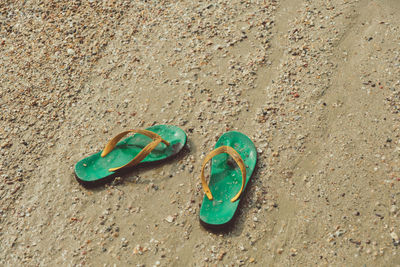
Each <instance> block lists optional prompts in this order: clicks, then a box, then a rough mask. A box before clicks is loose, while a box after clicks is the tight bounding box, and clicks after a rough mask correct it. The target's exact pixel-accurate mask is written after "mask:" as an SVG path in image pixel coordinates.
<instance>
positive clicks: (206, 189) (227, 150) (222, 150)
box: [200, 146, 246, 202]
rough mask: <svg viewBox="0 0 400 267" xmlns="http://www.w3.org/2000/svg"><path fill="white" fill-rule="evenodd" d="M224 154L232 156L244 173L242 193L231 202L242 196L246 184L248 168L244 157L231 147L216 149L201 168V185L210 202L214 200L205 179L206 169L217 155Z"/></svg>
mask: <svg viewBox="0 0 400 267" xmlns="http://www.w3.org/2000/svg"><path fill="white" fill-rule="evenodd" d="M222 153H227V154H229V156H231V157H232V158H233V159H234V160H235V162H236V164H237V165H238V166H239V168H240V171H241V172H242V187H241V188H240V191H239V192H238V193H237V194H236V196H234V197H233V198H232V199H231V202H235V201H236V200H237V199H238V198H239V197H240V195H241V194H242V191H243V188H244V185H245V184H246V167H245V166H244V162H243V159H242V157H241V156H240V155H239V153H238V152H237V151H236V150H235V149H234V148H233V147H230V146H220V147H218V148H216V149H214V150H213V151H211V152H210V154H208V155H207V156H206V157H205V158H204V161H203V165H202V166H201V174H200V179H201V185H202V186H203V190H204V192H205V193H206V195H207V197H208V199H209V200H212V199H213V196H212V194H211V191H210V188H209V187H208V185H207V182H206V179H205V178H204V168H205V166H206V164H207V162H208V161H210V160H211V159H212V158H213V157H215V156H216V155H219V154H222Z"/></svg>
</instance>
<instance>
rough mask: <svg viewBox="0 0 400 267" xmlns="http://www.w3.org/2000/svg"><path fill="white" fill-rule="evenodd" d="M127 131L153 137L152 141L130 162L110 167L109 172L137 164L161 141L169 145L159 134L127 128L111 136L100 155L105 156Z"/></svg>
mask: <svg viewBox="0 0 400 267" xmlns="http://www.w3.org/2000/svg"><path fill="white" fill-rule="evenodd" d="M128 133H139V134H142V135H145V136H148V137H150V138H152V139H153V141H152V142H150V143H149V144H148V145H146V146H145V147H144V148H143V149H142V150H141V151H140V152H139V154H137V155H136V156H135V157H134V158H133V159H132V160H131V161H130V162H128V163H127V164H125V165H123V166H120V167H115V168H111V169H109V170H108V171H110V172H114V171H117V170H120V169H122V168H127V167H133V166H135V165H137V164H139V163H140V162H141V161H142V160H143V159H145V158H146V157H147V156H148V155H149V154H150V153H151V151H153V150H154V149H155V148H156V147H157V145H158V144H159V143H161V142H163V143H164V144H166V145H167V146H169V142H167V141H166V140H164V139H162V138H161V136H159V135H158V134H156V133H153V132H151V131H148V130H128V131H125V132H122V133H120V134H118V135H117V136H115V137H114V138H112V139H111V140H110V141H109V142H108V143H107V145H106V146H105V148H104V149H103V152H102V153H101V157H105V156H106V155H107V154H108V153H110V152H111V151H112V150H113V149H114V147H115V146H116V145H117V143H118V142H119V140H121V139H122V138H123V137H124V136H125V135H127V134H128Z"/></svg>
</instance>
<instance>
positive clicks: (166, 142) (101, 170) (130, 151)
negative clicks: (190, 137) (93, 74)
mask: <svg viewBox="0 0 400 267" xmlns="http://www.w3.org/2000/svg"><path fill="white" fill-rule="evenodd" d="M128 133H135V135H133V136H129V137H127V138H125V139H124V140H122V141H120V140H121V139H122V138H123V137H124V136H125V135H127V134H128ZM118 141H120V142H118ZM185 144H186V134H185V132H184V131H183V130H182V129H180V128H179V127H177V126H170V125H155V126H152V127H149V128H147V129H146V130H128V131H125V132H122V133H120V134H118V135H117V136H115V137H114V138H112V139H111V140H110V141H109V142H108V144H107V145H106V146H105V148H104V150H103V151H101V152H98V153H96V154H93V155H91V156H89V157H87V158H84V159H82V160H80V161H79V162H78V163H77V164H76V165H75V176H76V178H77V180H78V181H79V182H81V183H83V184H85V185H92V184H95V183H97V182H100V181H104V180H106V178H112V177H114V176H115V175H117V174H119V173H120V172H122V171H125V170H126V169H128V168H131V167H133V166H136V165H138V164H139V163H145V162H156V161H160V160H163V159H166V158H169V157H172V156H174V155H176V154H177V153H179V152H180V151H181V150H182V148H183V147H184V146H185ZM107 180H108V179H107Z"/></svg>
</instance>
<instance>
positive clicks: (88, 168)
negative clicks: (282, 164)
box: [75, 125, 257, 228]
mask: <svg viewBox="0 0 400 267" xmlns="http://www.w3.org/2000/svg"><path fill="white" fill-rule="evenodd" d="M129 133H134V135H133V136H130V137H127V138H125V139H124V140H122V141H120V140H121V139H122V138H123V137H124V136H126V135H127V134H129ZM186 140H187V137H186V134H185V132H184V131H183V130H182V129H180V128H179V127H176V126H169V125H156V126H152V127H149V128H147V129H146V130H128V131H125V132H122V133H120V134H118V135H117V136H115V137H114V138H112V139H111V140H110V141H109V142H108V143H107V145H106V146H105V148H104V149H103V151H101V152H98V153H96V154H93V155H91V156H89V157H87V158H84V159H82V160H81V161H79V162H78V163H77V164H76V165H75V174H76V178H77V179H78V181H79V182H81V183H82V184H84V185H93V184H96V183H99V182H102V181H104V180H107V179H109V178H112V177H115V176H116V175H118V174H120V173H121V172H123V171H125V170H127V169H130V168H132V167H134V166H136V165H138V164H143V163H146V162H147V163H150V162H157V161H161V160H164V159H167V158H170V157H172V156H174V155H176V154H178V153H179V152H180V151H181V150H182V148H183V147H184V146H185V144H186ZM210 160H211V175H210V179H209V183H208V184H207V182H206V179H205V177H204V169H205V166H206V165H207V163H208V162H209V161H210ZM256 161H257V152H256V148H255V146H254V144H253V142H252V141H251V140H250V139H249V138H248V137H247V136H246V135H244V134H242V133H240V132H236V131H231V132H227V133H225V134H223V135H222V136H221V137H220V138H219V140H218V141H217V143H216V145H215V149H214V150H213V151H211V152H210V153H209V154H208V155H207V156H206V157H205V158H204V161H203V164H202V167H201V173H200V179H201V184H202V187H203V190H204V192H205V196H204V199H203V203H202V205H201V208H200V221H201V223H202V224H203V225H205V226H209V227H214V228H218V227H221V226H225V225H226V224H228V223H229V222H231V221H232V219H233V217H234V215H235V213H236V210H237V207H238V205H239V201H240V197H241V195H242V193H243V191H244V189H245V188H246V185H247V183H248V181H249V180H250V177H251V175H252V173H253V171H254V168H255V165H256Z"/></svg>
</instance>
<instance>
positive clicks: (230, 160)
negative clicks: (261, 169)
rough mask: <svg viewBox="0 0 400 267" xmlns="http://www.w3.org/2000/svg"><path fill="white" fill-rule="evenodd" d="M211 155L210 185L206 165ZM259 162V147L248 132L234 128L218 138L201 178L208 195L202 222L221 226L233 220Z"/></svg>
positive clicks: (212, 226)
mask: <svg viewBox="0 0 400 267" xmlns="http://www.w3.org/2000/svg"><path fill="white" fill-rule="evenodd" d="M211 159H212V162H211V176H210V181H209V184H208V185H207V182H206V180H205V178H204V168H205V166H206V164H207V162H208V161H210V160H211ZM256 162H257V151H256V147H255V146H254V144H253V142H252V141H251V140H250V139H249V138H248V137H247V136H246V135H244V134H242V133H240V132H236V131H232V132H227V133H225V134H223V135H222V136H221V137H220V138H219V140H218V141H217V143H216V145H215V149H214V150H213V151H211V152H210V154H208V155H207V156H206V157H205V159H204V161H203V164H202V168H201V174H200V179H201V183H202V186H203V189H204V192H205V196H204V199H203V203H202V205H201V208H200V222H201V223H202V224H203V225H204V226H206V227H210V228H220V227H222V226H226V225H227V224H228V223H229V222H231V221H232V219H233V217H234V215H235V213H236V210H237V207H238V205H239V201H240V198H241V196H242V194H243V191H244V190H245V188H246V185H247V183H248V181H249V180H250V177H251V175H252V173H253V171H254V168H255V166H256Z"/></svg>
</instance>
